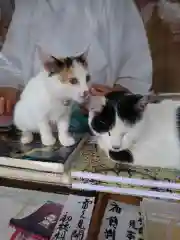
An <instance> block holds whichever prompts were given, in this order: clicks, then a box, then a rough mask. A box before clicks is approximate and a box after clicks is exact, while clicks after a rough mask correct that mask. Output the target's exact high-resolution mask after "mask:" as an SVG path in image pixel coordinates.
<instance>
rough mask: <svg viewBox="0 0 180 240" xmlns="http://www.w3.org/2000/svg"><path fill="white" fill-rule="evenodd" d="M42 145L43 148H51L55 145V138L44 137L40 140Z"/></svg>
mask: <svg viewBox="0 0 180 240" xmlns="http://www.w3.org/2000/svg"><path fill="white" fill-rule="evenodd" d="M41 141H42V144H43V145H45V146H52V145H54V144H55V143H56V138H55V137H53V136H46V137H42V138H41Z"/></svg>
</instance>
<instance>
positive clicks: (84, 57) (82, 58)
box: [76, 50, 88, 67]
mask: <svg viewBox="0 0 180 240" xmlns="http://www.w3.org/2000/svg"><path fill="white" fill-rule="evenodd" d="M87 56H88V50H86V51H85V52H84V53H82V54H81V55H79V56H77V57H76V60H77V61H79V62H80V63H81V64H83V65H84V66H85V67H87V66H88V61H87Z"/></svg>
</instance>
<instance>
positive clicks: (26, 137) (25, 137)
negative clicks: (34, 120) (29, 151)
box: [20, 132, 33, 144]
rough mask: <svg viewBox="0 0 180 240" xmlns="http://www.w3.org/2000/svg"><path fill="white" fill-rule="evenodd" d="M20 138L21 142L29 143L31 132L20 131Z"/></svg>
mask: <svg viewBox="0 0 180 240" xmlns="http://www.w3.org/2000/svg"><path fill="white" fill-rule="evenodd" d="M20 140H21V143H22V144H28V143H31V142H32V141H33V134H32V133H31V132H27V133H22V136H21V139H20Z"/></svg>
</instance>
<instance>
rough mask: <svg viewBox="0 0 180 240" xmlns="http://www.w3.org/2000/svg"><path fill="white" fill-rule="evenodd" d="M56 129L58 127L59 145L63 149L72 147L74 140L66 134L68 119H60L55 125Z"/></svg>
mask: <svg viewBox="0 0 180 240" xmlns="http://www.w3.org/2000/svg"><path fill="white" fill-rule="evenodd" d="M57 127H58V136H59V141H60V143H61V144H62V145H63V146H65V147H69V146H72V145H74V144H75V140H74V138H73V137H72V136H71V135H70V133H69V132H68V129H69V118H68V117H63V118H60V119H59V121H58V123H57Z"/></svg>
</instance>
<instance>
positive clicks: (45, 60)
mask: <svg viewBox="0 0 180 240" xmlns="http://www.w3.org/2000/svg"><path fill="white" fill-rule="evenodd" d="M38 54H39V58H40V61H41V62H42V65H43V66H44V69H45V70H46V71H47V72H49V73H56V72H59V71H60V69H61V68H62V67H63V66H64V59H63V58H62V59H59V58H58V59H57V58H55V57H53V56H51V55H49V54H48V53H45V52H44V51H42V49H40V48H39V49H38Z"/></svg>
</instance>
